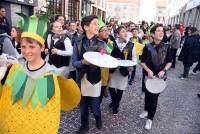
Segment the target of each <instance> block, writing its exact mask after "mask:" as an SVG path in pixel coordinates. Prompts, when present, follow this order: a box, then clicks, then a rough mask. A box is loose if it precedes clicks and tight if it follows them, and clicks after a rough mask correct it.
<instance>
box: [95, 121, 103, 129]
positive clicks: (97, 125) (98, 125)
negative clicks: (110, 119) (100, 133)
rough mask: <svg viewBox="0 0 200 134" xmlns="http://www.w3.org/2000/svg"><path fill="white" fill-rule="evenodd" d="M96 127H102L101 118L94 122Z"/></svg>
mask: <svg viewBox="0 0 200 134" xmlns="http://www.w3.org/2000/svg"><path fill="white" fill-rule="evenodd" d="M96 127H97V129H102V121H101V120H99V121H97V122H96Z"/></svg>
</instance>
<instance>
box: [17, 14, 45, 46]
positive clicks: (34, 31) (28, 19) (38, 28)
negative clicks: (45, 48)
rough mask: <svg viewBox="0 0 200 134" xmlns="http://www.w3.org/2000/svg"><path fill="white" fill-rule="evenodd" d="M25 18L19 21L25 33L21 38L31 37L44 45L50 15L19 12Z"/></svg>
mask: <svg viewBox="0 0 200 134" xmlns="http://www.w3.org/2000/svg"><path fill="white" fill-rule="evenodd" d="M17 14H18V15H19V16H21V17H22V18H23V19H22V20H21V21H20V22H19V23H18V24H19V26H20V28H21V29H22V31H23V33H22V35H21V38H23V37H29V38H33V39H35V40H37V41H38V42H39V43H40V44H41V45H44V36H45V33H46V31H47V22H48V16H47V15H46V14H45V15H42V16H39V17H38V16H36V15H32V16H27V15H25V14H23V13H17Z"/></svg>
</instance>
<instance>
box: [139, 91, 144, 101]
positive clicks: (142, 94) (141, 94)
mask: <svg viewBox="0 0 200 134" xmlns="http://www.w3.org/2000/svg"><path fill="white" fill-rule="evenodd" d="M144 97H145V92H143V91H142V92H141V93H140V98H142V99H144Z"/></svg>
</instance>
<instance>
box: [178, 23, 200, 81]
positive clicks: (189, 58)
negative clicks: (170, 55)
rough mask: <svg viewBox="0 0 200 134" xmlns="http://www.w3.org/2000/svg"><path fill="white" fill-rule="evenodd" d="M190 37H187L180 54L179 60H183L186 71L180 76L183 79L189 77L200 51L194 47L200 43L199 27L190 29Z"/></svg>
mask: <svg viewBox="0 0 200 134" xmlns="http://www.w3.org/2000/svg"><path fill="white" fill-rule="evenodd" d="M188 35H189V36H188V38H186V39H185V42H184V44H183V48H182V50H181V53H180V55H179V60H180V61H182V62H183V65H184V71H183V74H181V75H180V76H179V78H181V79H185V78H188V73H189V70H190V67H191V66H192V64H193V63H194V62H195V61H196V60H195V59H197V58H195V57H196V53H198V49H197V50H196V49H194V48H195V45H198V43H199V35H198V34H197V29H196V28H195V27H191V28H189V30H188Z"/></svg>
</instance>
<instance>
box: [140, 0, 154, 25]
mask: <svg viewBox="0 0 200 134" xmlns="http://www.w3.org/2000/svg"><path fill="white" fill-rule="evenodd" d="M155 7H156V0H141V6H140V16H139V20H140V21H141V20H145V21H147V22H151V21H153V20H154V17H155V14H156V8H155Z"/></svg>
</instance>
